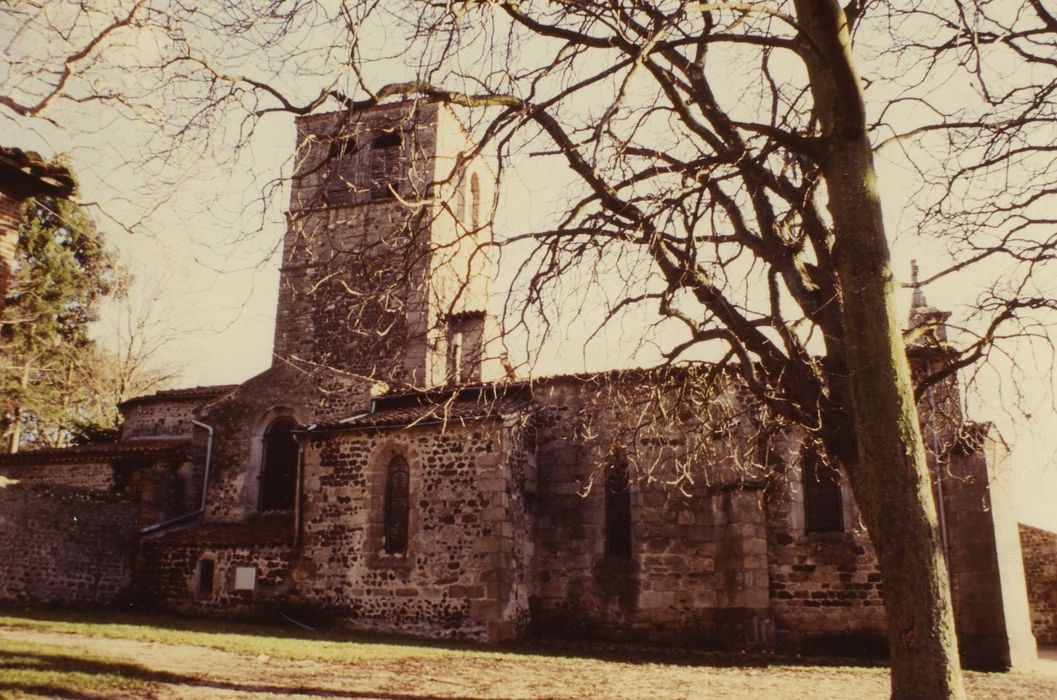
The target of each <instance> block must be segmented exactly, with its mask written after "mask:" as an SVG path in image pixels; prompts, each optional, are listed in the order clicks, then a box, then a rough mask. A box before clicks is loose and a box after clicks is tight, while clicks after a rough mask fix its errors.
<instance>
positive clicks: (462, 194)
mask: <svg viewBox="0 0 1057 700" xmlns="http://www.w3.org/2000/svg"><path fill="white" fill-rule="evenodd" d="M455 221H456V223H458V224H459V225H460V226H466V188H465V187H464V183H463V182H461V181H460V182H459V183H457V184H456V185H455Z"/></svg>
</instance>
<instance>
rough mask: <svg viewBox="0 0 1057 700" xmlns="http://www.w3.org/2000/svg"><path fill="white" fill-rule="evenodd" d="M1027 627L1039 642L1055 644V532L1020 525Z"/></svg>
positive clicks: (1056, 546) (1056, 563)
mask: <svg viewBox="0 0 1057 700" xmlns="http://www.w3.org/2000/svg"><path fill="white" fill-rule="evenodd" d="M1020 542H1021V547H1022V549H1023V551H1024V576H1025V578H1026V579H1027V584H1028V604H1029V605H1030V607H1031V628H1032V631H1033V632H1034V633H1035V639H1036V640H1037V641H1038V642H1039V644H1057V533H1053V532H1047V531H1046V530H1040V529H1038V528H1035V527H1030V526H1028V525H1021V526H1020Z"/></svg>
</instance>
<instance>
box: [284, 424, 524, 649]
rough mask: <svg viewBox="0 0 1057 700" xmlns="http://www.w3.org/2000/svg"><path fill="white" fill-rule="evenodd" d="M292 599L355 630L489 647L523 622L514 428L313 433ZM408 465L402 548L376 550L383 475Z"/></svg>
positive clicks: (519, 451)
mask: <svg viewBox="0 0 1057 700" xmlns="http://www.w3.org/2000/svg"><path fill="white" fill-rule="evenodd" d="M305 450H306V451H305V457H304V468H305V474H304V494H305V501H304V502H305V506H304V513H303V518H304V524H303V535H302V536H303V545H302V546H303V551H302V559H301V561H300V563H299V565H298V568H297V569H296V570H295V571H294V576H295V577H297V578H299V579H300V580H301V584H300V586H299V598H300V599H302V600H304V601H306V602H310V603H312V604H313V605H315V606H318V607H322V608H325V609H327V610H333V611H336V612H338V613H339V614H340V615H341V616H342V617H343V618H345V619H347V620H348V621H349V623H350V624H351V625H352V626H354V627H356V628H359V629H370V630H380V631H392V632H397V631H399V632H405V633H412V634H420V635H424V636H430V637H441V638H443V637H457V638H471V639H480V640H491V641H496V640H499V639H505V638H509V637H512V636H516V635H518V634H519V633H520V632H521V631H523V628H524V625H525V623H526V621H527V613H528V593H527V590H526V589H525V583H526V578H527V567H528V557H529V556H530V555H531V549H530V548H529V547H530V545H529V544H528V543H527V541H526V535H527V533H525V532H524V531H519V529H520V528H522V527H525V522H526V520H525V516H524V515H520V513H521V512H523V510H524V499H523V497H522V492H521V489H520V486H519V485H520V483H522V482H523V481H524V480H525V474H524V470H525V469H527V468H529V467H530V460H528V459H527V458H526V457H525V456H524V454H523V450H524V439H523V437H522V434H521V428H520V427H519V423H518V422H517V421H516V420H514V419H511V420H508V421H499V420H498V419H490V420H484V421H473V422H468V423H466V424H465V425H457V424H455V423H451V424H449V425H447V426H445V427H443V428H442V427H440V426H437V425H426V426H421V427H412V428H407V429H403V430H388V431H385V430H382V431H355V432H348V433H344V434H342V433H335V434H331V435H325V436H320V437H312V438H311V439H310V440H309V442H308V443H307V445H306V448H305ZM397 455H400V456H402V457H404V458H405V459H406V460H407V462H408V465H409V473H410V504H411V508H410V521H409V536H408V542H409V544H408V548H407V551H406V552H404V553H396V554H387V553H386V551H385V547H384V530H383V517H384V507H385V506H384V499H385V474H386V468H387V466H388V464H389V462H390V460H391V459H392V458H393V457H394V456H397Z"/></svg>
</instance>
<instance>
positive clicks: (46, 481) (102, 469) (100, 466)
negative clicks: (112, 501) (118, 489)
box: [0, 453, 114, 493]
mask: <svg viewBox="0 0 1057 700" xmlns="http://www.w3.org/2000/svg"><path fill="white" fill-rule="evenodd" d="M26 454H31V453H26ZM0 476H6V477H8V478H10V479H14V480H16V481H19V482H21V483H23V484H39V485H43V486H49V485H50V486H63V487H69V488H73V489H79V490H82V491H91V492H96V493H108V492H110V491H111V490H113V488H114V469H113V467H112V466H111V465H110V462H109V461H95V462H81V461H64V460H63V456H62V455H61V454H57V455H56V456H55V459H54V461H53V462H49V463H46V464H40V463H28V464H5V465H3V466H2V467H0Z"/></svg>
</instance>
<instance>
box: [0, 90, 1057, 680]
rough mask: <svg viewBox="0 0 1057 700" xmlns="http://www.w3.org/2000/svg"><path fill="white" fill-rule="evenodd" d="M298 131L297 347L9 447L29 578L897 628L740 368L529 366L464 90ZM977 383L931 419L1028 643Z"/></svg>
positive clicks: (788, 634) (1046, 613)
mask: <svg viewBox="0 0 1057 700" xmlns="http://www.w3.org/2000/svg"><path fill="white" fill-rule="evenodd" d="M297 138H298V149H297V163H296V173H295V178H294V185H293V188H292V195H291V205H290V210H289V214H288V230H287V233H286V237H285V243H284V251H283V264H282V270H281V281H280V292H279V299H278V307H277V321H276V330H275V341H274V355H273V357H274V359H273V362H272V365H271V367H270V368H268V369H267V370H265V371H264V372H263V373H261V374H259V375H258V376H256V377H253V378H252V379H249V380H248V381H246V382H244V383H243V384H240V385H235V386H214V387H197V388H192V389H179V390H171V391H162V392H159V393H157V394H154V395H152V396H144V397H139V398H135V399H132V400H130V401H127V402H126V403H125V404H124V405H123V406H122V412H123V414H124V417H125V423H124V427H123V431H122V436H121V439H120V441H119V442H116V443H109V444H95V445H87V446H82V447H75V448H70V449H66V450H45V451H39V452H29V453H23V454H18V455H10V456H6V457H2V458H0V475H4V476H6V477H7V478H8V480H15V481H17V482H18V483H17V484H12V483H10V481H8V482H7V484H8V485H7V486H6V487H3V488H0V562H3V566H2V567H0V568H2V569H3V570H4V572H5V573H0V602H3V601H7V602H17V603H26V602H30V603H38V604H41V603H53V604H67V605H70V604H81V605H83V604H114V603H120V602H124V601H137V602H139V603H141V604H144V605H149V606H153V607H155V608H160V609H165V610H172V611H180V612H185V613H192V614H209V615H236V614H239V615H242V614H245V615H279V614H282V615H285V616H288V617H291V618H294V619H298V620H313V619H317V620H318V619H326V620H332V621H340V622H341V623H342V624H345V625H347V626H349V627H351V628H355V629H362V630H377V631H384V632H398V633H407V634H413V635H420V636H425V637H435V638H462V639H472V640H480V641H490V642H494V641H500V640H505V639H511V638H518V637H523V636H527V635H534V634H545V635H559V634H560V635H571V636H580V637H600V638H611V639H627V640H645V641H655V642H665V643H674V642H678V643H688V644H701V645H713V646H719V647H725V648H779V649H786V650H792V649H810V648H830V649H832V648H837V649H841V650H842V651H844V652H846V653H848V652H856V651H858V652H863V653H869V652H871V651H874V650H880V649H884V648H885V644H886V643H885V622H884V595H883V594H884V583H883V581H882V580H881V576H880V573H879V572H878V569H877V563H876V559H875V556H874V552H873V549H872V547H871V544H870V541H869V537H868V536H867V534H866V533H865V532H864V530H863V528H862V526H861V525H860V524H859V518H858V515H857V511H856V506H855V504H854V502H853V499H852V497H851V493H850V490H849V489H848V488H847V485H846V483H845V482H844V481H843V479H842V478H841V477H840V476H839V474H837V473H835V472H833V471H832V470H830V469H829V468H828V467H826V466H825V465H823V464H820V463H818V460H817V459H814V458H813V457H811V454H812V452H811V451H810V450H807V449H805V447H804V444H803V442H804V440H803V437H802V436H801V435H800V434H798V433H797V432H796V431H795V430H791V429H790V430H782V431H777V432H775V431H769V430H767V429H766V428H767V421H766V418H767V417H766V415H765V414H764V413H763V411H762V409H761V408H759V407H758V406H757V405H756V404H755V403H754V402H753V400H752V397H751V395H750V394H749V393H748V392H746V391H744V390H743V389H742V388H741V387H740V386H739V384H738V382H737V381H736V380H735V379H734V378H733V376H732V375H729V374H727V373H726V372H723V371H720V370H719V369H716V368H707V367H706V368H667V369H656V370H628V371H622V372H607V373H599V374H586V375H568V376H555V377H545V378H539V379H534V380H531V381H529V380H525V379H519V378H517V377H516V376H514V374H513V372H512V371H511V370H510V368H509V363H507V362H506V361H505V357H504V355H503V353H502V351H501V349H502V348H501V333H500V330H499V326H498V323H497V322H496V320H495V319H494V318H492V317H491V316H490V315H489V313H488V307H487V300H488V296H489V292H490V290H489V284H490V274H491V268H492V264H493V260H492V258H491V253H490V250H489V244H490V241H491V229H490V216H489V215H488V213H487V212H490V211H491V209H492V202H493V201H494V196H495V187H496V183H495V177H494V175H493V174H492V172H491V171H490V170H489V168H488V166H487V164H486V163H485V162H484V160H483V159H482V158H480V157H479V156H478V154H477V153H476V151H475V147H474V144H473V143H472V142H471V140H470V139H469V137H468V136H467V134H466V133H465V131H464V130H463V128H462V127H461V126H460V123H459V121H458V120H457V119H456V118H455V116H454V115H453V114H452V113H451V112H450V111H449V110H448V109H447V108H445V107H443V106H438V105H431V104H417V103H399V104H393V105H386V106H381V107H377V108H373V109H370V110H366V111H362V112H357V113H355V114H349V113H333V114H321V115H313V116H307V117H303V118H301V119H299V120H298V122H297ZM915 314H918V316H922V315H926V316H928V315H931V316H932V317H934V320H935V319H939V321H940V322H942V320H943V315H942V314H940V313H939V312H937V311H936V310H935V309H930V308H928V307H926V306H925V305H924V300H923V299H917V300H916V307H915ZM912 352H913V350H912ZM922 361H925V360H922ZM956 392H957V387H956V385H954V384H951V385H949V386H948V387H947V396H946V397H945V398H944V400H943V401H941V402H940V403H942V404H943V406H944V407H945V408H946V409H947V410H944V411H943V415H944V420H943V421H937V420H935V419H934V416H932V415H926V417H925V419H924V421H923V422H924V423H925V424H926V428H927V432H928V433H929V436H930V437H931V438H934V439H935V444H936V445H941V446H943V448H942V450H940V451H939V452H938V453H937V454H938V456H937V459H936V461H937V466H938V469H937V474H938V478H937V480H936V484H937V488H936V494H937V499H938V503H939V505H940V506H941V514H942V516H943V517H942V520H943V542H944V546H945V547H946V551H947V555H948V560H949V562H950V568H951V571H952V586H953V591H954V595H955V600H956V608H957V610H956V617H957V622H958V631H959V637H960V640H961V643H962V649H963V654H964V655H965V658H966V660H967V662H968V663H970V664H971V665H975V666H980V667H1009V666H1017V665H1023V664H1025V663H1028V662H1029V661H1030V660H1031V659H1033V658H1034V654H1035V640H1034V638H1033V636H1032V632H1033V629H1032V625H1033V624H1034V625H1035V628H1034V632H1035V634H1036V635H1038V636H1039V638H1040V639H1043V640H1046V639H1049V636H1050V635H1053V636H1054V639H1052V641H1057V635H1054V630H1055V628H1057V624H1055V620H1057V601H1052V600H1050V601H1049V602H1047V601H1046V599H1045V595H1043V594H1038V595H1035V594H1033V595H1032V596H1031V600H1030V603H1029V595H1028V593H1027V592H1026V590H1027V589H1026V583H1025V567H1024V565H1023V563H1022V551H1021V540H1020V537H1019V536H1018V526H1017V523H1016V519H1015V516H1014V514H1013V513H1012V511H1011V510H1010V506H1009V504H1008V502H1007V501H1006V494H1007V493H1008V490H1007V489H1004V488H1003V486H1002V484H1001V479H1002V478H1003V476H1004V475H1003V473H1002V471H1001V470H1000V469H999V468H998V467H999V466H1000V463H1001V460H1002V454H1003V445H1002V442H1001V440H1000V439H999V438H998V437H997V436H996V435H994V434H993V433H992V431H991V430H990V429H989V427H988V426H986V425H981V424H971V423H968V422H966V421H965V420H964V419H963V417H962V416H961V414H960V412H959V410H958V405H959V401H958V397H957V395H956ZM643 416H646V419H644V418H643ZM952 417H953V418H952ZM1038 532H1040V533H1041V531H1038ZM16 533H17V536H15V535H16ZM1035 541H1038V542H1040V543H1041V544H1040V545H1039V547H1038V548H1035V547H1034V545H1033V548H1032V550H1031V551H1032V552H1035V551H1036V550H1037V551H1038V552H1040V554H1039V556H1038V557H1037V561H1048V560H1047V559H1046V557H1050V558H1051V559H1053V560H1057V540H1055V539H1053V538H1052V536H1051V535H1050V534H1049V533H1041V534H1040V535H1039V536H1038V537H1035V539H1033V540H1032V542H1035ZM1050 548H1052V549H1053V551H1052V553H1051V552H1050ZM1033 561H1035V560H1033ZM1040 566H1041V568H1039V567H1036V568H1035V569H1031V568H1030V567H1029V571H1035V572H1038V571H1042V570H1043V569H1046V566H1048V565H1046V566H1042V565H1040ZM1047 572H1048V573H1047ZM1033 576H1035V574H1033ZM1037 576H1038V577H1043V578H1044V577H1045V576H1052V577H1053V578H1054V579H1055V580H1057V574H1055V573H1054V572H1053V571H1052V567H1050V568H1049V569H1046V571H1044V572H1043V573H1038V574H1037ZM1031 579H1032V577H1031V576H1029V581H1028V588H1030V587H1031V585H1032V584H1033V580H1031ZM1040 580H1041V578H1040ZM1047 586H1049V589H1050V590H1052V589H1053V586H1052V584H1050V583H1046V584H1044V585H1042V586H1041V588H1040V589H1039V590H1046V589H1047ZM1047 606H1049V607H1047Z"/></svg>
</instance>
